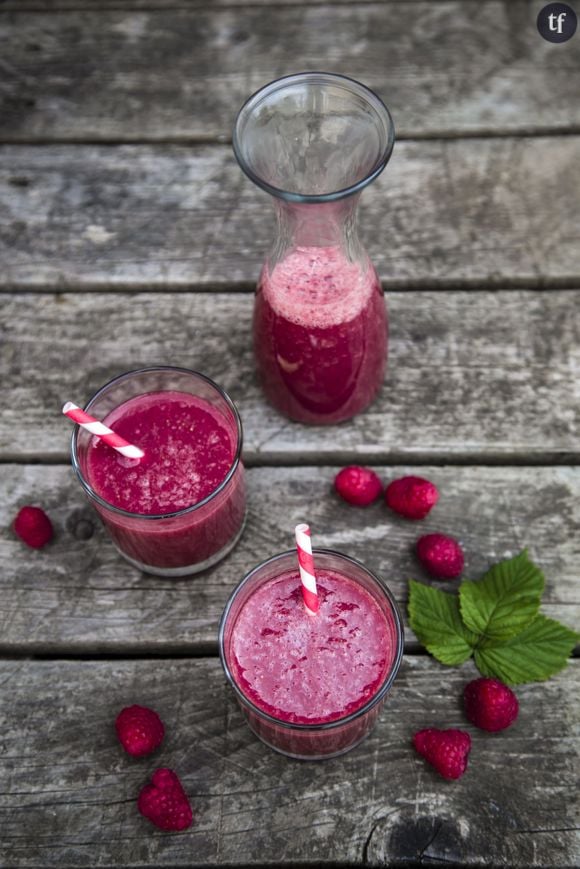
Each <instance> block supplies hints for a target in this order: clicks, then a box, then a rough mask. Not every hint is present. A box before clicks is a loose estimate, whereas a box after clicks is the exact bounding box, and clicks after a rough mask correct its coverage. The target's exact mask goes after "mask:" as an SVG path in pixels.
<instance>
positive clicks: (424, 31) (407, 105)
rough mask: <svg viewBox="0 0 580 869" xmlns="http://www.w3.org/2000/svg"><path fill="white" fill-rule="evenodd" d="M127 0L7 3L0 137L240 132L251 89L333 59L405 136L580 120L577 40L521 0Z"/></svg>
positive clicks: (1, 28) (557, 125)
mask: <svg viewBox="0 0 580 869" xmlns="http://www.w3.org/2000/svg"><path fill="white" fill-rule="evenodd" d="M119 5H120V6H121V10H117V11H109V12H107V11H103V10H96V9H95V10H94V11H91V10H88V11H87V10H84V11H74V10H70V11H68V12H66V13H65V14H60V15H58V14H54V12H53V13H51V12H47V13H44V14H43V13H42V12H39V13H38V14H35V15H31V14H30V13H26V12H24V13H22V14H21V15H19V14H18V11H16V12H9V13H8V12H7V13H6V14H5V15H4V17H3V19H2V20H0V37H1V38H3V42H4V50H3V77H4V78H3V86H2V93H3V102H2V104H1V107H2V108H1V114H0V138H1V139H3V140H4V141H31V140H34V139H41V140H47V139H57V140H67V141H79V140H84V141H102V140H107V139H113V140H115V141H119V140H125V141H126V140H130V141H135V140H150V141H151V140H154V141H159V140H161V141H167V140H168V139H169V140H184V139H186V140H188V139H192V138H194V139H195V138H202V139H207V138H212V139H216V138H219V137H224V136H225V137H229V135H230V132H231V128H232V123H233V119H234V117H235V114H236V112H237V110H238V108H239V107H240V106H241V104H242V103H243V102H244V100H245V99H246V97H248V96H249V95H250V93H252V92H253V91H254V90H256V89H257V88H259V87H261V86H262V85H264V84H266V83H267V82H268V81H270V80H272V79H275V78H277V77H279V76H280V75H284V74H288V73H292V72H295V71H297V70H303V69H320V68H321V67H322V68H323V69H330V70H332V71H333V72H338V73H345V74H348V75H350V76H352V77H353V78H357V79H361V80H362V81H364V82H365V83H367V84H368V85H370V86H371V87H372V88H374V89H375V90H376V91H377V92H379V93H380V94H381V96H383V98H384V99H385V101H386V102H387V104H388V105H389V106H390V108H392V110H393V114H394V117H395V119H396V123H397V128H398V130H399V133H400V134H401V135H403V136H413V135H430V136H441V135H450V134H452V135H453V134H455V135H456V134H463V133H470V134H473V133H474V132H489V131H492V132H493V133H496V132H497V131H503V132H505V131H510V132H529V131H533V132H540V131H542V130H552V131H553V130H558V129H559V130H568V129H570V127H576V128H578V127H579V126H580V104H579V101H578V99H577V80H578V73H579V72H580V58H579V56H578V52H577V51H576V50H575V46H574V43H573V42H569V43H566V44H562V45H557V46H554V45H552V44H551V43H548V42H546V41H545V40H543V39H542V38H541V37H540V36H539V34H538V32H537V29H536V26H535V22H536V14H537V13H535V11H534V8H533V4H529V3H527V2H520V0H516V2H514V0H503V2H497V0H492V2H486V0H482V2H481V3H479V4H478V6H477V9H476V10H475V9H474V6H473V4H471V3H468V4H464V3H462V2H448V3H439V2H437V3H430V2H424V3H413V4H412V12H411V14H409V6H408V4H407V3H406V2H399V3H387V4H385V3H376V4H353V5H348V6H343V5H336V6H334V5H328V6H318V5H309V4H306V5H300V6H292V5H290V6H282V7H276V6H272V7H271V8H270V9H269V12H268V15H267V16H265V15H264V13H263V8H260V5H259V4H258V6H257V7H246V8H244V7H240V6H237V5H236V6H234V8H232V9H220V8H218V7H214V8H201V9H196V8H191V9H188V8H187V7H185V8H183V7H182V8H180V9H171V10H166V9H163V8H161V9H151V10H143V9H142V10H140V11H134V10H132V9H131V8H128V9H126V10H123V5H124V4H119Z"/></svg>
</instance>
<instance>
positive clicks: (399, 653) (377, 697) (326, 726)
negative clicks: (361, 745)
mask: <svg viewBox="0 0 580 869" xmlns="http://www.w3.org/2000/svg"><path fill="white" fill-rule="evenodd" d="M312 554H313V555H314V556H316V555H322V556H325V555H331V556H333V557H338V558H339V559H341V560H343V561H346V562H348V563H350V564H354V565H355V566H356V567H359V568H361V569H362V570H364V572H365V573H366V574H368V576H370V578H371V579H372V580H373V581H374V583H375V584H376V585H377V586H378V587H379V589H380V590H381V592H382V593H383V594H384V596H385V597H386V598H387V600H388V602H389V605H390V607H391V612H392V614H393V619H394V622H395V631H396V635H397V648H396V652H395V657H394V658H393V663H392V665H391V668H390V670H389V672H388V673H387V676H386V677H385V681H384V682H383V684H382V685H381V687H380V688H379V689H378V691H377V692H376V694H373V696H372V697H371V698H370V700H367V702H366V703H365V704H364V705H363V706H361V707H360V709H356V710H355V711H354V712H350V713H349V714H348V715H343V716H342V717H341V718H336V719H334V720H333V721H326V722H322V723H318V724H316V723H313V724H309V723H302V724H298V723H296V722H293V721H282V719H280V718H276V717H275V716H273V715H270V714H269V713H268V712H264V710H263V709H260V707H259V706H256V705H255V703H253V702H252V701H251V700H250V699H249V698H248V697H246V695H245V694H244V693H243V691H242V690H241V689H240V688H239V686H238V685H237V683H236V681H235V679H234V677H233V675H232V672H231V670H230V668H229V666H228V663H227V661H226V655H225V642H224V635H225V628H226V621H227V618H228V616H229V614H230V611H231V608H232V606H233V603H234V601H235V599H236V597H237V595H238V594H239V592H241V591H242V589H243V588H244V587H245V586H246V585H247V584H248V583H249V582H250V580H251V579H252V578H253V577H254V576H255V574H256V573H257V572H258V571H259V570H261V569H262V568H263V567H266V566H267V565H269V564H273V563H274V562H276V561H280V560H282V559H283V558H288V557H289V556H291V557H293V558H296V550H295V549H287V550H286V551H285V552H280V553H278V554H277V555H273V556H272V557H271V558H268V559H266V561H262V562H260V564H257V565H256V566H255V567H253V568H252V569H251V570H250V571H249V572H248V573H247V574H246V575H245V576H244V578H243V579H242V580H240V582H239V583H238V585H237V586H236V587H235V588H234V589H233V591H232V593H231V594H230V596H229V598H228V600H227V603H226V605H225V608H224V611H223V613H222V616H221V619H220V624H219V630H218V650H219V656H220V659H221V663H222V667H223V669H224V673H225V676H226V679H227V680H228V682H229V683H230V685H231V686H232V688H233V689H234V692H235V694H236V697H237V698H238V700H239V701H241V702H242V704H243V705H245V706H248V707H249V708H250V709H251V710H252V712H254V713H255V714H256V715H257V716H258V717H259V718H262V719H265V720H266V721H268V722H270V723H271V724H275V725H277V726H278V727H282V728H286V729H288V730H296V731H302V732H312V731H319V730H320V731H325V730H333V729H335V728H337V727H342V726H343V725H345V724H350V722H351V721H354V720H355V719H356V718H360V717H361V716H362V715H365V714H366V713H367V712H370V710H371V709H373V708H374V707H375V706H376V705H377V703H379V702H380V701H381V700H383V698H384V697H385V696H386V694H387V692H388V690H389V688H390V687H391V685H392V684H393V682H394V680H395V677H396V675H397V673H398V672H399V668H400V666H401V661H402V660H403V652H404V644H405V635H404V628H403V621H402V619H401V614H400V612H399V607H398V605H397V602H396V600H395V598H394V596H393V593H392V592H391V590H390V589H389V588H388V587H387V586H386V585H385V583H384V582H383V581H382V580H381V579H380V578H379V577H378V576H377V574H376V573H374V572H373V571H372V570H369V568H368V567H366V565H364V564H363V563H362V562H361V561H358V560H357V559H356V558H352V557H351V556H350V555H345V554H344V553H343V552H337V551H336V550H335V549H318V548H314V549H313V550H312Z"/></svg>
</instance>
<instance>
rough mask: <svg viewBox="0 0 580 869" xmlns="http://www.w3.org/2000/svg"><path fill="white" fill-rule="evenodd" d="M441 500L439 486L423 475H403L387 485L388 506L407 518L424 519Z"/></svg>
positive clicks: (386, 499) (386, 498)
mask: <svg viewBox="0 0 580 869" xmlns="http://www.w3.org/2000/svg"><path fill="white" fill-rule="evenodd" d="M438 500H439V492H438V491H437V487H436V486H434V485H433V483H430V482H429V480H425V479H423V477H401V478H400V479H399V480H393V482H392V483H389V485H388V486H387V491H386V492H385V501H386V502H387V506H388V507H390V508H391V510H394V511H395V513H400V515H401V516H405V517H406V518H407V519H424V518H425V516H426V515H427V513H429V512H430V510H431V509H432V508H433V507H434V506H435V504H436V503H437V501H438Z"/></svg>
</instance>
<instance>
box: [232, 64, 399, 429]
mask: <svg viewBox="0 0 580 869" xmlns="http://www.w3.org/2000/svg"><path fill="white" fill-rule="evenodd" d="M394 139H395V133H394V126H393V121H392V119H391V116H390V114H389V111H388V109H387V107H386V106H385V105H384V103H383V102H382V101H381V100H380V99H379V97H378V96H377V95H376V94H375V93H373V91H371V90H369V89H368V88H367V87H365V86H364V85H362V84H360V83H359V82H356V81H354V80H352V79H349V78H346V77H345V76H341V75H335V74H331V73H319V72H308V73H300V74H297V75H291V76H286V77H284V78H281V79H278V80H277V81H274V82H271V83H270V84H268V85H266V86H265V87H263V88H262V89H261V90H259V91H258V92H257V93H255V94H254V95H253V96H251V97H250V98H249V100H248V101H247V102H246V103H245V104H244V106H243V107H242V109H241V110H240V112H239V114H238V117H237V120H236V124H235V128H234V151H235V154H236V157H237V160H238V162H239V164H240V166H241V168H242V169H243V171H244V172H245V173H246V175H248V177H249V178H250V179H251V180H252V181H253V182H254V183H255V184H257V185H258V186H259V187H261V188H262V189H263V190H265V191H267V192H268V193H270V194H271V195H272V197H273V198H274V203H275V207H276V214H277V218H278V220H277V227H278V232H277V235H276V238H275V241H274V244H273V246H272V248H271V250H270V252H269V254H268V255H267V257H266V261H265V263H264V266H263V268H262V272H261V275H260V279H259V283H258V289H257V294H256V302H255V308H254V350H255V356H256V362H257V367H258V373H259V376H260V379H261V382H262V385H263V388H264V391H265V393H266V396H267V398H268V399H269V400H270V402H271V403H272V404H273V405H274V406H275V407H276V408H277V409H278V410H279V411H281V412H282V413H283V414H285V415H286V416H288V417H290V418H291V419H294V420H298V421H300V422H306V423H315V424H329V423H335V422H341V421H342V420H346V419H350V418H351V417H352V416H354V415H355V414H357V413H359V412H360V411H362V410H364V408H366V407H367V406H368V405H369V404H370V402H371V401H372V400H373V399H374V398H375V396H376V394H377V392H378V390H379V387H380V385H381V383H382V381H383V377H384V373H385V366H386V359H387V336H388V327H387V311H386V306H385V299H384V295H383V291H382V288H381V285H380V281H379V278H378V275H377V273H376V270H375V268H374V266H373V265H372V263H371V261H370V259H369V257H368V254H367V253H366V251H365V249H364V247H363V246H362V244H361V242H360V241H359V238H358V235H357V226H356V216H357V206H358V199H359V195H360V192H361V190H362V189H363V188H364V187H366V185H367V184H369V183H370V182H371V181H373V180H374V179H375V178H376V177H377V175H379V174H380V172H382V170H383V169H384V168H385V166H386V164H387V162H388V160H389V157H390V156H391V152H392V150H393V144H394Z"/></svg>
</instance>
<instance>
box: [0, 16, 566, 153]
mask: <svg viewBox="0 0 580 869" xmlns="http://www.w3.org/2000/svg"><path fill="white" fill-rule="evenodd" d="M0 2H1V0H0ZM417 2H424V0H417ZM297 5H299V4H297ZM344 5H347V4H344ZM219 8H220V10H222V9H227V8H229V7H223V6H220V7H219ZM231 8H232V9H239V7H231ZM244 8H247V7H244ZM257 8H258V7H257ZM276 8H277V9H278V8H280V7H278V6H277V7H276ZM291 8H296V6H295V5H293V6H292V7H291ZM24 11H27V10H24ZM66 11H67V12H79V11H83V10H77V9H72V10H71V9H67V10H66ZM85 11H86V10H85ZM107 11H108V10H107ZM113 11H115V10H113ZM119 11H120V10H119ZM148 11H149V10H148ZM170 11H174V10H170ZM0 12H1V7H0ZM578 135H580V125H578V124H567V125H566V126H565V127H564V126H562V127H560V126H547V127H541V126H537V127H522V128H521V129H518V130H512V129H504V130H502V129H498V128H497V127H473V128H472V129H470V130H466V129H463V128H457V129H453V128H446V129H442V130H425V131H423V132H421V131H419V130H418V131H417V132H416V133H413V134H408V133H401V134H398V135H397V142H439V141H457V140H459V139H535V138H560V137H562V136H578ZM231 144H232V140H231V138H230V137H229V136H224V135H221V136H220V135H218V136H214V135H211V134H209V135H207V136H204V135H201V134H199V133H198V134H196V135H194V136H190V135H179V134H178V135H174V136H138V137H135V136H124V137H122V138H110V137H103V138H95V137H94V136H71V137H58V136H53V137H50V138H48V137H38V136H34V137H33V136H23V137H21V138H9V139H3V138H2V135H1V133H0V146H2V145H16V146H17V145H22V146H26V147H35V146H36V147H39V148H42V147H48V146H52V145H71V146H73V147H74V146H75V145H98V146H99V147H101V146H102V147H111V148H115V147H120V146H121V145H144V146H145V145H149V146H151V145H155V146H159V147H163V146H167V147H169V146H172V145H193V146H195V145H204V146H207V145H215V146H217V147H223V146H224V145H231Z"/></svg>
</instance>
